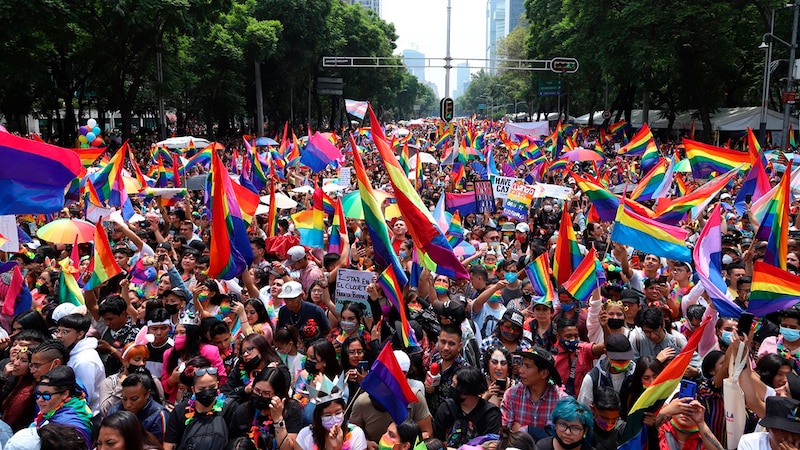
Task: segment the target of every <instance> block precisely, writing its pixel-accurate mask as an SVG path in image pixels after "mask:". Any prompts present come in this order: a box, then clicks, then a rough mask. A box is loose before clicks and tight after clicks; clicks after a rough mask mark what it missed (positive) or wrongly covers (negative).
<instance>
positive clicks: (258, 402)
mask: <svg viewBox="0 0 800 450" xmlns="http://www.w3.org/2000/svg"><path fill="white" fill-rule="evenodd" d="M251 401H252V402H253V408H255V409H257V410H258V411H263V410H265V409H267V408H269V402H270V399H268V398H266V397H262V396H260V395H255V394H253V397H252V398H251Z"/></svg>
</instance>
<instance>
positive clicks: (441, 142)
mask: <svg viewBox="0 0 800 450" xmlns="http://www.w3.org/2000/svg"><path fill="white" fill-rule="evenodd" d="M448 142H450V129H449V128H447V129H445V132H444V133H442V134H441V136H439V139H438V140H437V141H436V142H435V143H434V144H433V146H434V147H436V149H437V150H441V149H442V147H445V146H446V145H447V144H448Z"/></svg>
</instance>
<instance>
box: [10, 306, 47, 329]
mask: <svg viewBox="0 0 800 450" xmlns="http://www.w3.org/2000/svg"><path fill="white" fill-rule="evenodd" d="M14 323H18V324H20V325H21V326H22V329H23V330H37V331H41V332H42V335H44V336H49V335H50V329H49V328H48V327H47V323H46V322H45V321H44V317H42V315H41V314H39V312H37V311H36V310H33V309H31V310H28V311H23V312H21V313H19V314H17V315H16V317H14V320H12V321H11V328H12V330H13V328H14Z"/></svg>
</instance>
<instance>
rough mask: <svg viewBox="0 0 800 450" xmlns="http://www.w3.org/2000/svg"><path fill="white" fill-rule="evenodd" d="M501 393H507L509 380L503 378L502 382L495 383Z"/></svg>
mask: <svg viewBox="0 0 800 450" xmlns="http://www.w3.org/2000/svg"><path fill="white" fill-rule="evenodd" d="M494 383H495V384H496V385H497V387H498V388H500V390H501V391H505V390H506V387H507V386H508V380H507V379H505V378H503V379H502V380H496V381H495V382H494Z"/></svg>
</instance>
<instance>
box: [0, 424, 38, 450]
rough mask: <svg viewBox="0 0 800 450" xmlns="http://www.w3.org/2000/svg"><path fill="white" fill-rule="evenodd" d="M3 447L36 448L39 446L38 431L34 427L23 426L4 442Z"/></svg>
mask: <svg viewBox="0 0 800 450" xmlns="http://www.w3.org/2000/svg"><path fill="white" fill-rule="evenodd" d="M3 448H5V449H7V450H32V449H35V450H38V449H40V448H42V447H41V441H40V440H39V433H38V432H37V431H36V428H35V427H34V428H23V429H21V430H19V431H17V432H16V433H14V435H13V436H11V438H10V439H9V440H8V442H6V445H4V446H3Z"/></svg>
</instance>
